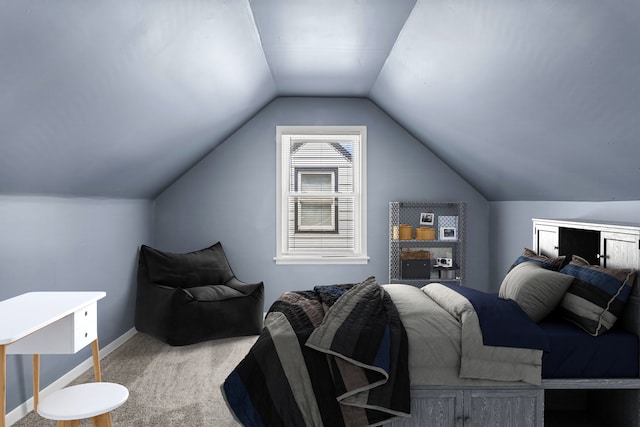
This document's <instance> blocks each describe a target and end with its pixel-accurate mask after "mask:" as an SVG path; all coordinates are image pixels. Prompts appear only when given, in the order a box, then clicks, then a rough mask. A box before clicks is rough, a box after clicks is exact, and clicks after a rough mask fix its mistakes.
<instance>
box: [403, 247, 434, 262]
mask: <svg viewBox="0 0 640 427" xmlns="http://www.w3.org/2000/svg"><path fill="white" fill-rule="evenodd" d="M400 259H429V260H430V259H431V252H429V251H428V250H425V249H422V248H403V249H402V250H401V251H400Z"/></svg>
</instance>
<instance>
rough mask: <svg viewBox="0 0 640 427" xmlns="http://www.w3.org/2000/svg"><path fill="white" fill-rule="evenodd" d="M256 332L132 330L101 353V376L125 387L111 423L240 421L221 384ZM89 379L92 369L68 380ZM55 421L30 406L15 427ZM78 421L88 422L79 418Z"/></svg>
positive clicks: (218, 425)
mask: <svg viewBox="0 0 640 427" xmlns="http://www.w3.org/2000/svg"><path fill="white" fill-rule="evenodd" d="M256 339H257V336H252V337H241V338H228V339H222V340H216V341H209V342H205V343H200V344H194V345H190V346H184V347H171V346H169V345H167V344H164V343H162V342H160V341H158V340H156V339H154V338H151V337H149V336H147V335H144V334H141V333H136V334H135V335H134V336H133V337H131V338H130V339H129V340H128V341H126V342H125V343H124V344H123V345H121V346H120V347H118V348H117V349H116V350H114V351H113V352H112V353H111V354H109V355H107V356H106V357H105V358H103V359H102V362H101V367H102V380H103V381H109V382H114V383H118V384H122V385H124V386H126V387H127V388H128V389H129V399H128V400H127V402H126V403H125V404H124V405H122V406H120V407H119V408H117V409H115V410H114V411H113V412H112V413H111V416H112V419H113V425H114V427H134V426H135V427H145V426H167V427H170V426H180V427H198V426H207V427H209V426H211V427H227V426H238V425H239V424H238V423H237V422H236V421H235V420H234V419H233V416H232V415H231V413H230V412H229V410H228V409H227V406H226V404H225V402H224V400H223V398H222V394H221V392H220V386H221V384H222V382H223V381H224V380H225V378H226V377H227V375H228V374H229V373H230V372H231V370H232V369H233V368H234V367H235V366H236V365H237V364H238V363H239V362H240V360H242V358H243V357H244V356H245V355H246V353H247V352H248V350H249V348H250V347H251V345H253V343H254V342H255V341H256ZM90 381H93V369H91V370H89V371H87V372H85V373H83V374H82V375H81V376H80V377H78V378H77V379H76V380H75V381H74V382H73V383H72V384H78V383H84V382H90ZM55 424H56V422H55V421H51V420H46V419H44V418H42V417H40V416H39V415H38V414H36V413H34V412H31V413H30V414H28V415H27V416H26V417H24V418H22V419H21V420H20V421H18V422H17V423H15V424H13V426H14V427H51V426H55ZM80 425H81V426H83V427H84V426H92V423H91V421H90V420H83V421H82V422H81V424H80Z"/></svg>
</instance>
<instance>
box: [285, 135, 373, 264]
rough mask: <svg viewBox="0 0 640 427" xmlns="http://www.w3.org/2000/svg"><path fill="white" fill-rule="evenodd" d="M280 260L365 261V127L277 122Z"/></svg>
mask: <svg viewBox="0 0 640 427" xmlns="http://www.w3.org/2000/svg"><path fill="white" fill-rule="evenodd" d="M276 138H277V151H278V201H277V205H278V225H279V226H278V254H277V255H276V261H277V262H279V263H287V262H290V263H316V262H319V263H361V262H366V243H365V242H366V238H365V235H364V230H366V228H365V224H366V205H365V204H364V203H365V191H364V190H365V179H366V175H365V167H364V152H365V146H366V128H365V127H324V126H322V127H296V126H288V127H283V126H279V127H277V131H276Z"/></svg>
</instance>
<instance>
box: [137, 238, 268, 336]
mask: <svg viewBox="0 0 640 427" xmlns="http://www.w3.org/2000/svg"><path fill="white" fill-rule="evenodd" d="M263 311H264V285H263V283H262V282H260V283H254V284H247V283H244V282H241V281H240V280H238V279H237V278H236V277H235V275H234V274H233V271H232V270H231V267H230V266H229V262H228V261H227V257H226V256H225V254H224V250H223V249H222V245H221V244H220V242H218V243H216V244H215V245H213V246H211V247H208V248H205V249H202V250H199V251H195V252H189V253H184V254H177V253H171V252H163V251H159V250H157V249H153V248H151V247H149V246H146V245H142V247H141V248H140V254H139V258H138V286H137V293H136V314H135V327H136V329H137V330H138V331H139V332H143V333H146V334H149V335H151V336H153V337H155V338H157V339H159V340H161V341H164V342H166V343H167V344H170V345H187V344H194V343H197V342H202V341H208V340H213V339H218V338H226V337H234V336H245V335H257V334H259V333H260V331H261V330H262V325H263V324H262V321H263Z"/></svg>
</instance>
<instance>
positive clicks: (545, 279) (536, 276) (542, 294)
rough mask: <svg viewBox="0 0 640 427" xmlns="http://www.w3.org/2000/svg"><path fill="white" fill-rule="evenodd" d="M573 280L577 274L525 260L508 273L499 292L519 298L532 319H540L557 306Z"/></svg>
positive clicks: (502, 295) (519, 302)
mask: <svg viewBox="0 0 640 427" xmlns="http://www.w3.org/2000/svg"><path fill="white" fill-rule="evenodd" d="M572 282H573V276H570V275H568V274H563V273H559V272H557V271H552V270H547V269H545V268H543V267H542V266H541V265H540V264H538V263H535V262H523V263H521V264H518V265H516V266H515V267H513V269H511V271H510V272H509V273H508V274H507V275H506V276H505V278H504V280H503V281H502V284H501V285H500V292H499V293H498V296H499V297H500V298H503V299H511V300H513V301H515V302H516V304H518V305H519V306H520V308H521V309H522V310H523V311H524V312H525V313H527V315H528V316H529V317H530V318H531V320H533V321H534V322H539V321H541V320H542V319H544V318H545V317H547V316H548V315H549V313H551V312H552V311H553V309H554V308H556V306H557V305H558V304H559V303H560V301H561V300H562V297H563V296H564V294H565V293H566V292H567V289H569V286H571V283H572Z"/></svg>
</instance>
